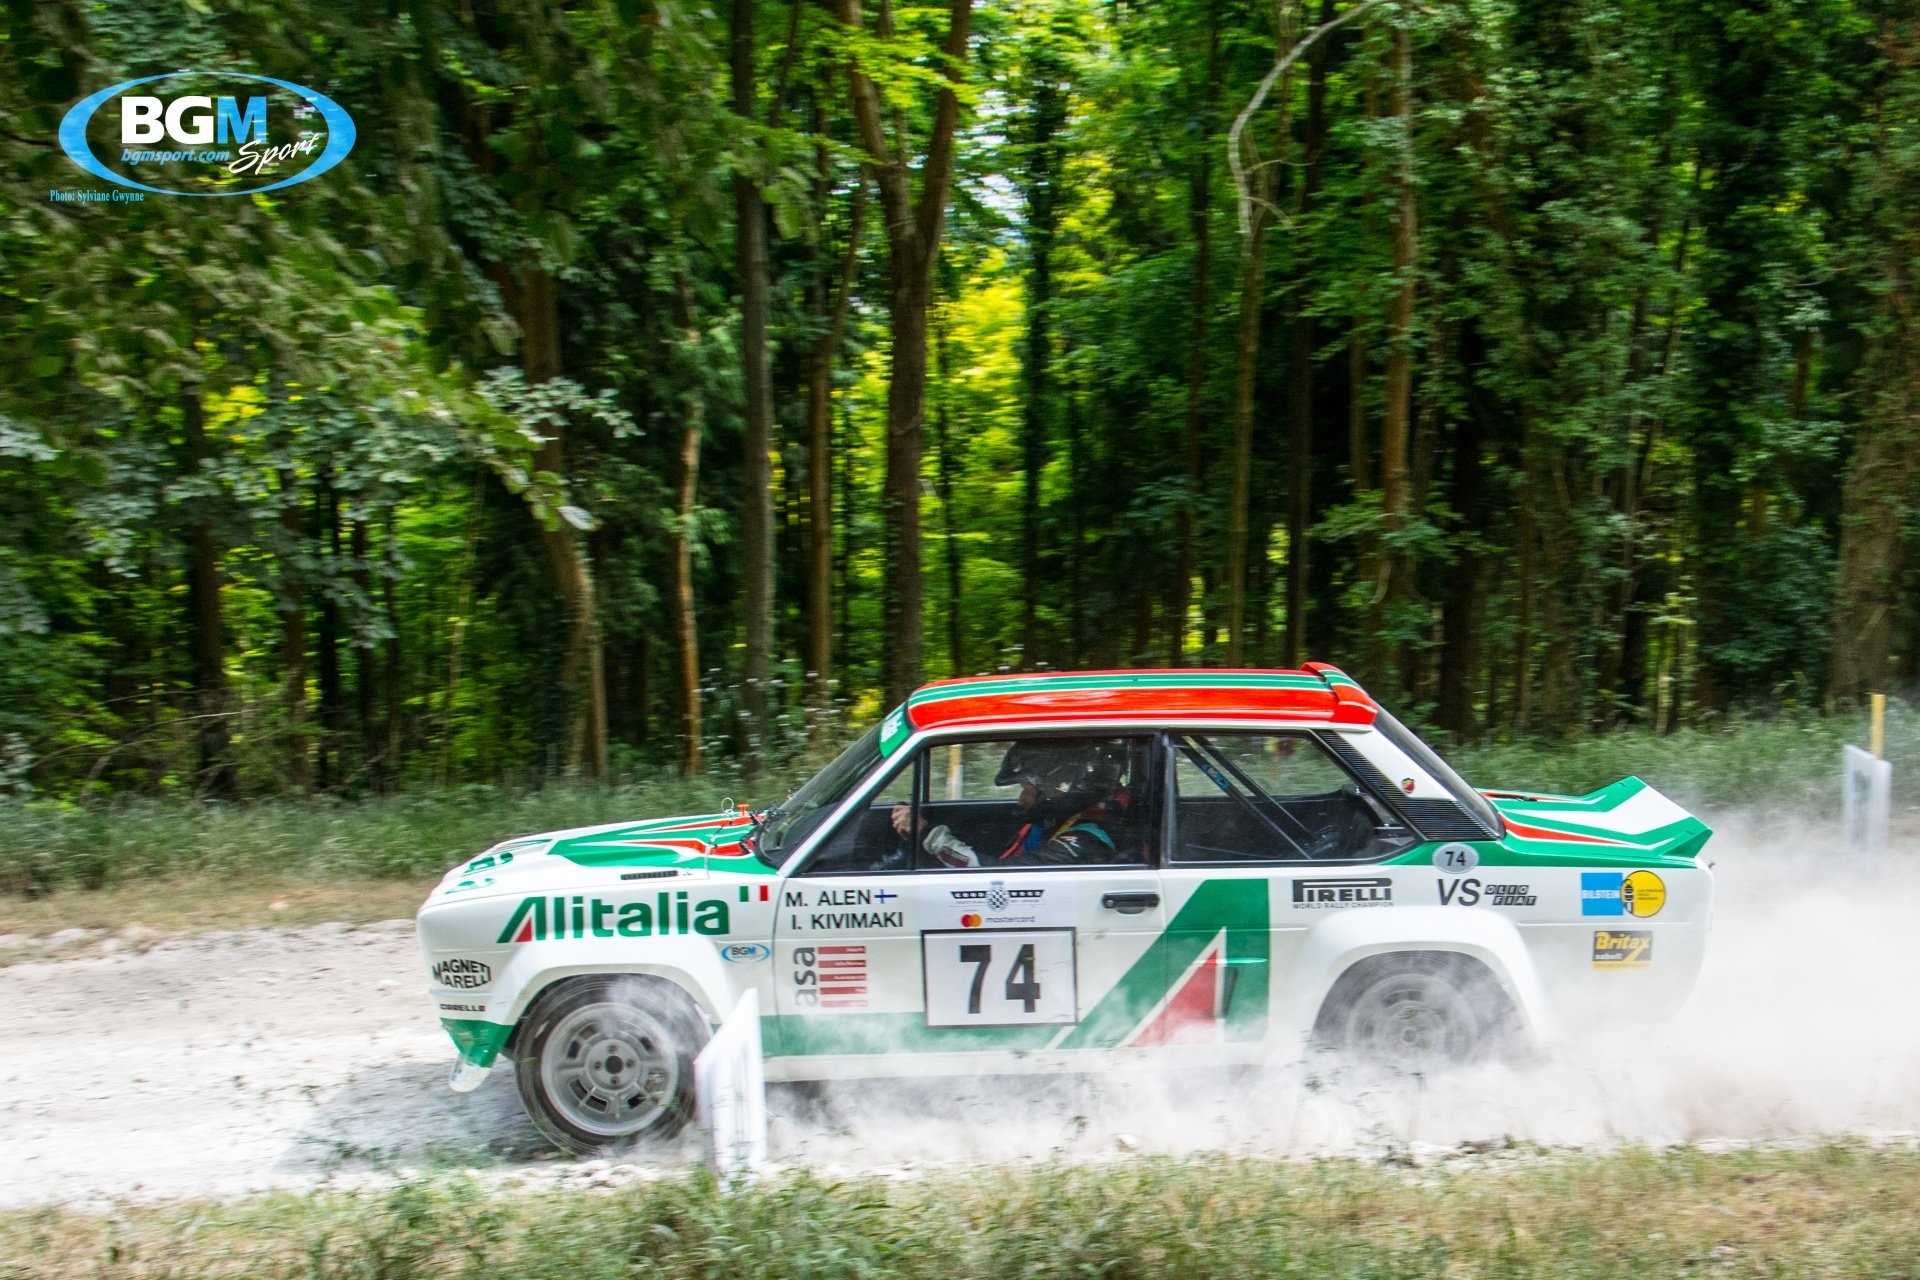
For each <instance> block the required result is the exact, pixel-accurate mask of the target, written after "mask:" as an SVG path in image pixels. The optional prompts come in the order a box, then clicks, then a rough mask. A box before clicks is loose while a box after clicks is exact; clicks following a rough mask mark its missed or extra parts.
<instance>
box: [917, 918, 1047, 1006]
mask: <svg viewBox="0 0 1920 1280" xmlns="http://www.w3.org/2000/svg"><path fill="white" fill-rule="evenodd" d="M920 960H921V966H922V971H923V972H924V973H925V974H926V981H927V1025H928V1026H930V1027H1017V1026H1032V1025H1035V1024H1038V1025H1042V1026H1049V1025H1050V1026H1070V1025H1072V1024H1073V1023H1075V1022H1078V1021H1079V1020H1080V1018H1079V1000H1078V995H1077V993H1076V991H1075V989H1074V983H1075V956H1074V931H1073V930H1072V929H953V930H945V929H943V930H939V931H937V932H932V931H930V932H927V933H923V934H921V935H920Z"/></svg>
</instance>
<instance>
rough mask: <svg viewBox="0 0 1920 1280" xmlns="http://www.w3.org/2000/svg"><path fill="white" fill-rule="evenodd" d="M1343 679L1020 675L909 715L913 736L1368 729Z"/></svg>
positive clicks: (928, 702) (1286, 674) (949, 685)
mask: <svg viewBox="0 0 1920 1280" xmlns="http://www.w3.org/2000/svg"><path fill="white" fill-rule="evenodd" d="M1336 674H1338V673H1336ZM1090 677H1112V678H1113V683H1111V684H1108V683H1105V682H1104V681H1101V682H1098V683H1090V682H1089V681H1090ZM1341 678H1342V681H1343V683H1341V684H1337V685H1336V684H1333V683H1332V682H1330V681H1328V680H1326V679H1325V678H1324V677H1320V676H1319V675H1318V673H1317V672H1302V671H1214V670H1204V671H1200V670H1193V669H1188V670H1183V671H1125V672H1061V673H1059V674H1058V675H1033V674H1023V675H1017V676H1000V677H987V678H979V679H974V680H966V681H958V680H956V681H943V682H942V683H940V684H939V685H934V686H929V689H937V690H938V691H939V696H937V697H934V698H922V697H920V696H916V697H915V698H914V699H912V700H910V701H909V702H908V704H907V714H908V716H909V718H910V719H911V720H912V722H913V725H914V727H915V728H916V729H931V728H935V727H953V726H963V725H974V726H989V725H995V724H1008V723H1013V722H1016V721H1026V720H1053V721H1069V722H1071V721H1096V720H1109V719H1122V720H1123V719H1133V718H1155V717H1165V716H1178V717H1184V718H1193V719H1207V720H1219V721H1229V722H1233V721H1260V720H1275V719H1280V720H1307V721H1315V722H1319V723H1323V724H1354V725H1365V724H1372V723H1373V718H1374V714H1375V712H1376V710H1377V708H1376V706H1375V704H1374V702H1373V700H1372V699H1371V698H1369V697H1367V695H1366V694H1365V693H1364V692H1363V691H1362V690H1361V689H1360V688H1359V686H1357V685H1354V684H1352V683H1351V681H1348V680H1346V679H1345V677H1341Z"/></svg>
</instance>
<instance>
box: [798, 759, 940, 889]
mask: <svg viewBox="0 0 1920 1280" xmlns="http://www.w3.org/2000/svg"><path fill="white" fill-rule="evenodd" d="M919 772H920V761H919V759H918V758H916V759H914V760H911V761H906V762H903V763H902V764H901V766H900V767H899V768H898V769H897V770H895V772H894V775H893V776H892V777H891V778H889V779H888V780H887V782H886V784H885V785H884V786H882V787H881V788H880V790H879V791H878V792H876V793H875V794H874V796H873V798H872V799H870V800H868V801H867V803H866V804H865V805H864V806H863V807H861V808H859V809H856V810H854V811H853V812H852V813H849V814H848V815H847V816H846V818H845V819H844V820H842V822H841V823H840V826H839V827H838V828H837V829H836V830H835V831H834V833H833V834H832V835H830V836H828V837H827V838H826V841H825V842H824V843H823V844H822V845H821V846H820V848H819V850H818V851H817V852H815V854H814V855H813V857H812V859H811V860H810V861H809V862H808V863H807V868H806V871H805V872H804V873H803V874H806V875H853V874H863V873H864V874H872V873H874V872H882V871H910V870H912V868H913V860H912V858H911V857H910V856H909V855H908V853H907V848H906V841H905V840H903V839H901V837H900V834H899V832H898V831H896V830H895V829H894V822H893V810H894V808H895V807H896V806H898V805H906V806H907V807H908V808H909V810H911V808H912V806H913V799H914V789H915V780H916V779H917V778H918V776H919Z"/></svg>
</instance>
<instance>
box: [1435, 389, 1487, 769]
mask: <svg viewBox="0 0 1920 1280" xmlns="http://www.w3.org/2000/svg"><path fill="white" fill-rule="evenodd" d="M1480 447H1481V424H1480V416H1479V414H1478V413H1476V412H1474V411H1473V410H1472V409H1471V408H1470V409H1469V411H1468V412H1467V413H1466V414H1464V415H1463V416H1462V417H1461V419H1460V421H1459V422H1458V424H1457V425H1456V426H1455V427H1454V434H1453V483H1452V492H1451V493H1450V494H1449V495H1448V497H1449V499H1450V502H1451V505H1452V507H1453V510H1454V514H1455V516H1457V517H1458V519H1459V522H1460V523H1459V528H1460V529H1461V530H1462V531H1466V532H1473V533H1477V532H1479V531H1480V530H1482V529H1485V528H1486V523H1487V499H1486V481H1485V475H1484V470H1483V468H1482V465H1481V457H1480ZM1482 577H1483V572H1482V569H1481V565H1480V557H1479V556H1478V555H1476V554H1473V553H1472V552H1468V553H1466V554H1464V555H1463V556H1462V557H1461V560H1460V563H1458V564H1456V565H1454V566H1453V569H1452V570H1451V572H1449V573H1448V575H1447V593H1446V600H1445V602H1444V604H1443V605H1442V606H1441V607H1442V613H1441V624H1440V629H1441V640H1442V643H1441V648H1440V689H1439V697H1438V698H1437V699H1436V700H1435V701H1436V706H1435V708H1434V721H1435V723H1437V724H1438V725H1439V726H1440V727H1441V728H1442V729H1446V730H1448V731H1449V732H1451V733H1453V734H1454V735H1455V737H1457V738H1459V739H1461V740H1463V741H1467V740H1471V739H1472V738H1474V737H1475V736H1476V734H1475V730H1476V728H1477V725H1478V721H1477V720H1476V718H1475V716H1474V700H1475V695H1476V693H1477V692H1478V688H1477V685H1478V682H1479V677H1480V611H1481V607H1482V604H1481V596H1482V589H1481V583H1482Z"/></svg>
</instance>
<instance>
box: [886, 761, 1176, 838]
mask: <svg viewBox="0 0 1920 1280" xmlns="http://www.w3.org/2000/svg"><path fill="white" fill-rule="evenodd" d="M1155 759H1156V753H1155V744H1154V740H1153V739H1152V738H1150V737H1146V736H1139V737H1124V738H1114V737H1078V738H1067V737H1039V738H1019V739H1015V738H995V739H972V740H968V741H964V742H952V743H936V744H934V745H933V746H930V747H928V748H927V751H926V757H925V760H926V763H925V770H926V783H925V790H924V791H923V792H922V800H921V802H920V807H919V809H918V826H917V828H916V830H917V832H918V835H919V839H918V841H917V842H916V843H917V844H918V846H919V852H918V860H919V865H920V867H921V868H922V869H924V870H929V871H940V870H959V871H967V870H993V869H1008V868H1014V867H1046V866H1114V865H1134V866H1138V865H1140V864H1143V863H1145V862H1146V861H1147V856H1148V849H1149V841H1150V839H1151V837H1152V835H1153V834H1154V823H1153V821H1152V819H1151V815H1153V814H1155V813H1158V812H1159V806H1158V803H1157V795H1156V793H1157V791H1158V790H1159V788H1158V787H1156V786H1155V780H1156V779H1157V778H1158V777H1159V770H1158V767H1157V766H1156V765H1155V763H1154V761H1155Z"/></svg>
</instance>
